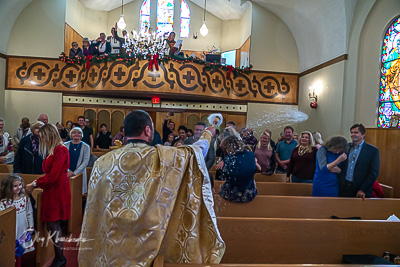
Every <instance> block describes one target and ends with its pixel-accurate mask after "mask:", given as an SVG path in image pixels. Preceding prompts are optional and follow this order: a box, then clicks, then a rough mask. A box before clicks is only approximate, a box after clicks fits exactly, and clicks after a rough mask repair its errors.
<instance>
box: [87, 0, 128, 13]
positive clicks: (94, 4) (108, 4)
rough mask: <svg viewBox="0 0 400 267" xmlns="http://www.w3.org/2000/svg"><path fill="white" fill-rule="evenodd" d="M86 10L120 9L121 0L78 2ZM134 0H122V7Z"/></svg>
mask: <svg viewBox="0 0 400 267" xmlns="http://www.w3.org/2000/svg"><path fill="white" fill-rule="evenodd" d="M79 1H80V2H81V3H82V4H83V5H84V6H85V7H86V8H89V9H94V10H101V11H110V10H113V9H116V8H117V7H120V6H121V5H122V0H106V1H104V0H79ZM133 1H135V0H124V5H126V4H128V3H130V2H133Z"/></svg>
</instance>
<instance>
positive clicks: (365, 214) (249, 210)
mask: <svg viewBox="0 0 400 267" xmlns="http://www.w3.org/2000/svg"><path fill="white" fill-rule="evenodd" d="M399 207H400V199H395V198H392V199H365V201H363V200H362V199H361V198H338V197H336V198H335V197H301V196H300V197H299V196H266V195H258V196H256V197H255V199H254V200H253V201H251V202H248V203H233V202H229V201H226V200H225V199H223V198H222V197H221V196H219V195H217V194H214V209H215V213H216V215H217V217H259V218H312V219H329V218H331V216H332V215H335V216H338V217H340V218H348V217H361V219H363V220H386V219H387V218H388V217H389V216H390V215H392V214H395V215H396V216H397V217H399V218H400V208H399ZM399 226H400V225H399ZM399 228H400V227H399Z"/></svg>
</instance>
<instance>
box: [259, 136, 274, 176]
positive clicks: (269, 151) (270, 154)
mask: <svg viewBox="0 0 400 267" xmlns="http://www.w3.org/2000/svg"><path fill="white" fill-rule="evenodd" d="M254 155H255V156H256V159H257V163H258V164H259V165H260V167H261V173H262V174H266V175H272V174H273V173H274V171H275V168H276V160H275V152H274V149H273V147H272V145H271V135H270V133H269V131H268V130H266V131H264V132H263V134H262V135H261V138H260V140H259V141H258V144H257V146H256V149H255V150H254Z"/></svg>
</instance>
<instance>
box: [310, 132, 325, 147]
mask: <svg viewBox="0 0 400 267" xmlns="http://www.w3.org/2000/svg"><path fill="white" fill-rule="evenodd" d="M312 135H313V137H314V141H315V146H316V147H317V148H318V149H319V148H320V147H321V146H322V144H323V143H324V141H322V136H321V133H319V132H313V134H312Z"/></svg>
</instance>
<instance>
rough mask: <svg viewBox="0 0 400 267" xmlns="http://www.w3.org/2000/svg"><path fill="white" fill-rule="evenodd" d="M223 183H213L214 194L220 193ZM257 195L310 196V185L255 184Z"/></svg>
mask: <svg viewBox="0 0 400 267" xmlns="http://www.w3.org/2000/svg"><path fill="white" fill-rule="evenodd" d="M224 183H225V181H214V189H215V192H217V193H218V192H219V191H221V187H222V185H223V184H224ZM256 187H257V191H258V194H259V195H277V196H311V195H312V184H296V183H281V182H256Z"/></svg>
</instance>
